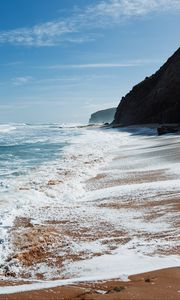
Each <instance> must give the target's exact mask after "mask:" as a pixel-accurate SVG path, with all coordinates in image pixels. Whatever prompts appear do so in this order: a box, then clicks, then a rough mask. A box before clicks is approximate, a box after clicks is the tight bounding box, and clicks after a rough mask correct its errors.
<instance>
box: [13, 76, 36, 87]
mask: <svg viewBox="0 0 180 300" xmlns="http://www.w3.org/2000/svg"><path fill="white" fill-rule="evenodd" d="M31 81H32V77H31V76H23V77H15V78H12V83H13V85H16V86H21V85H25V84H27V83H29V82H31Z"/></svg>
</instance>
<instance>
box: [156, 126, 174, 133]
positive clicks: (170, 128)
mask: <svg viewBox="0 0 180 300" xmlns="http://www.w3.org/2000/svg"><path fill="white" fill-rule="evenodd" d="M178 131H180V126H175V125H174V126H173V125H172V126H171V125H163V126H160V127H158V128H157V133H158V135H163V134H167V133H176V132H178Z"/></svg>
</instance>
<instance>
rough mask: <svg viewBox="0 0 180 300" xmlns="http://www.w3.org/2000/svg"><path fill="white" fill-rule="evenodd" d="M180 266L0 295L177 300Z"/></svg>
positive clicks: (25, 299) (9, 299) (12, 299)
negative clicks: (127, 279)
mask: <svg viewBox="0 0 180 300" xmlns="http://www.w3.org/2000/svg"><path fill="white" fill-rule="evenodd" d="M179 278H180V268H179V267H177V268H168V269H161V270H157V271H152V272H147V273H141V274H137V275H132V276H129V281H126V282H125V281H121V280H119V279H114V280H113V279H112V280H108V281H94V282H91V281H89V282H80V283H75V284H70V285H68V286H57V287H51V288H44V289H41V290H39V289H38V290H35V291H29V292H23V291H22V292H21V293H12V294H2V293H1V294H0V299H3V300H17V299H18V300H21V299H22V300H29V299H34V300H40V299H43V300H46V299H47V300H49V299H50V300H55V299H59V300H61V299H64V300H69V299H72V300H77V299H83V300H86V299H87V300H88V299H89V300H90V299H91V300H96V299H97V300H106V299H107V300H110V299H111V300H112V299H113V300H116V299H117V300H120V299H123V300H131V299H133V300H144V299H146V300H155V299H158V300H164V299H168V300H178V299H180V289H179Z"/></svg>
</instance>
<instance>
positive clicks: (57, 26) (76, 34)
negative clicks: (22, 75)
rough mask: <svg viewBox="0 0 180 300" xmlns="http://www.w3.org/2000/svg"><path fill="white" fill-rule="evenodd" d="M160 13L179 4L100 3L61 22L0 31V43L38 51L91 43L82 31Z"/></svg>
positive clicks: (148, 0) (157, 0) (153, 0)
mask: <svg viewBox="0 0 180 300" xmlns="http://www.w3.org/2000/svg"><path fill="white" fill-rule="evenodd" d="M163 11H175V12H177V11H180V0H104V1H99V2H98V3H97V4H95V5H89V6H86V7H85V8H84V9H78V10H76V11H74V12H73V13H72V15H71V16H70V17H66V18H65V19H64V20H52V21H51V22H45V23H42V24H38V25H35V26H33V27H28V28H18V29H13V30H7V31H0V43H1V44H3V43H9V44H17V45H26V46H39V47H40V46H53V45H56V44H59V43H62V42H70V43H82V42H85V41H87V40H92V39H93V37H92V36H91V34H88V35H87V32H86V35H84V34H83V32H84V31H85V30H86V29H88V30H90V29H93V28H99V27H105V28H106V27H108V26H112V25H113V24H117V23H120V22H121V21H122V20H123V19H124V18H130V17H140V16H144V15H147V14H149V13H152V12H163Z"/></svg>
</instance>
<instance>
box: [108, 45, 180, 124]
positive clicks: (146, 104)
mask: <svg viewBox="0 0 180 300" xmlns="http://www.w3.org/2000/svg"><path fill="white" fill-rule="evenodd" d="M147 123H180V48H179V49H178V50H177V51H176V52H175V53H174V54H173V55H172V56H171V57H170V58H169V59H168V61H167V62H166V63H165V64H164V65H163V66H162V67H161V68H160V69H159V70H158V71H157V72H156V73H155V74H154V75H152V76H151V77H147V78H146V79H145V80H144V81H142V82H141V83H139V84H138V85H136V86H135V87H134V88H133V89H132V91H130V92H129V93H128V94H127V95H126V96H125V97H123V98H122V100H121V102H120V104H119V106H118V108H117V111H116V114H115V119H114V121H113V124H117V125H134V124H147Z"/></svg>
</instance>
